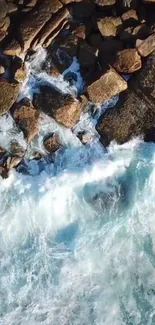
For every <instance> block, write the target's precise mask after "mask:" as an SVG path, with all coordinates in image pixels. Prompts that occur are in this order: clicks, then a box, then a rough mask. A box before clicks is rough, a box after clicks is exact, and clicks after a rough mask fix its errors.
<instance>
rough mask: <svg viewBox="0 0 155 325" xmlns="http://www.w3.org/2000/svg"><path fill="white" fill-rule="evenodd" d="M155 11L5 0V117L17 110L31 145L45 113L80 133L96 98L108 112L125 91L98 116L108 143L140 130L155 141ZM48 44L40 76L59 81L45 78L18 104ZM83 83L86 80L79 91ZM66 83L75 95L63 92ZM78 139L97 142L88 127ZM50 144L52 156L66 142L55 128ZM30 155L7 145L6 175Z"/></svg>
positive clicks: (106, 2)
mask: <svg viewBox="0 0 155 325" xmlns="http://www.w3.org/2000/svg"><path fill="white" fill-rule="evenodd" d="M154 10H155V1H154V0H152V1H151V0H143V1H142V0H131V1H116V0H92V1H90V0H75V1H74V0H61V1H60V0H44V1H40V0H27V1H23V0H20V1H17V0H16V1H13V0H12V1H9V0H0V115H1V116H3V115H5V114H8V112H10V113H11V114H12V117H13V119H14V121H15V123H16V125H17V128H19V130H21V132H22V134H23V137H24V139H25V141H26V143H27V146H28V147H29V144H30V146H31V141H34V140H35V139H36V138H37V137H38V135H39V132H40V124H39V123H40V116H42V114H45V116H46V115H48V116H50V117H51V118H52V119H53V120H55V122H56V123H58V124H60V125H62V126H65V127H66V128H70V129H72V131H73V132H74V127H75V126H76V124H77V122H78V121H79V119H80V116H81V114H82V113H84V112H85V108H86V107H87V105H88V106H89V104H90V102H91V105H94V111H95V109H96V107H97V106H98V107H99V110H100V108H101V107H102V104H103V103H106V102H107V101H109V100H112V99H113V96H115V95H118V94H120V93H121V95H120V100H119V102H118V103H117V105H116V106H115V107H114V108H113V109H107V111H105V113H104V114H103V116H101V117H100V120H99V121H98V124H97V131H98V132H99V134H100V136H101V141H102V143H104V144H106V145H108V144H109V143H110V141H111V140H116V141H118V142H119V143H124V142H125V141H128V140H129V139H131V138H132V137H133V136H137V135H138V136H139V135H140V136H144V139H145V140H146V141H151V140H152V141H155V140H154V139H155V136H154V134H155V132H154V124H155V118H154V107H155V90H154V80H155V68H154V67H155V59H154V57H155V54H154V51H155V18H154ZM41 46H42V47H43V48H46V50H47V56H46V59H45V60H44V62H43V64H42V65H41V67H40V68H39V69H40V70H39V71H37V73H38V74H39V73H42V72H43V74H46V77H47V78H54V80H55V81H56V80H59V86H58V88H57V86H56V85H55V83H52V84H50V82H49V83H46V84H45V83H43V84H41V82H40V79H39V78H40V77H38V80H37V82H38V83H39V84H38V86H37V90H34V89H33V92H34V91H37V92H35V93H34V94H31V96H30V98H31V99H28V98H27V94H26V93H25V94H24V95H23V97H24V98H23V99H22V100H20V101H19V102H17V98H18V97H19V96H20V95H21V94H20V89H22V91H23V88H24V86H23V85H25V83H26V81H25V80H26V78H27V77H28V78H31V79H32V80H33V79H35V78H36V70H35V69H36V65H35V64H34V67H33V69H32V70H33V71H31V72H30V71H29V64H28V62H27V58H28V57H29V58H30V61H31V56H32V57H33V55H35V53H36V51H37V50H38V49H39V48H40V47H41ZM70 69H71V70H70ZM75 70H76V71H75ZM126 74H127V75H128V74H130V77H131V80H130V81H129V82H127V81H126V80H125V78H126V76H124V75H126ZM122 75H123V76H122ZM127 78H128V76H127ZM36 79H37V78H36ZM79 80H80V82H82V84H83V85H82V86H81V88H80V89H77V88H76V87H77V84H78V83H79ZM81 80H82V81H81ZM48 81H49V79H48ZM61 82H65V83H66V89H67V87H72V92H71V93H70V91H69V90H66V89H65V90H64V89H63V90H62V91H61V90H60V89H61V86H60V84H61ZM67 85H68V86H67ZM127 88H128V89H127ZM68 89H69V88H68ZM73 89H74V91H73ZM23 93H24V92H23ZM19 98H20V97H19ZM92 115H93V110H92ZM78 136H79V138H80V140H81V141H82V143H83V144H87V143H90V142H91V140H92V139H91V134H89V132H87V130H84V131H81V133H79V135H78ZM43 144H44V147H45V150H46V154H47V153H50V154H52V153H54V152H55V151H56V150H57V149H58V148H59V147H60V143H59V139H58V137H57V135H56V134H53V133H52V134H50V135H49V134H47V136H45V139H44V140H43ZM25 153H26V149H25V148H24V149H23V148H22V147H21V146H20V145H19V146H18V145H17V144H16V143H12V144H10V147H8V148H7V150H6V149H5V148H4V149H3V150H2V152H0V156H1V158H4V157H5V159H2V160H1V165H0V175H3V177H5V176H7V174H8V171H9V170H10V169H11V168H14V167H16V166H18V164H19V163H20V161H21V160H22V159H23V156H24V155H25ZM36 155H37V157H39V158H40V157H41V154H40V153H39V152H38V153H37V152H36ZM6 156H7V159H6Z"/></svg>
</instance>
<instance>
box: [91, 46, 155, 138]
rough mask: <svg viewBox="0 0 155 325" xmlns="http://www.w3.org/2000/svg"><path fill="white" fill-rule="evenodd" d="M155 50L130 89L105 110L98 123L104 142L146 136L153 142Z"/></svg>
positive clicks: (130, 83) (132, 80)
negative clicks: (114, 104)
mask: <svg viewBox="0 0 155 325" xmlns="http://www.w3.org/2000/svg"><path fill="white" fill-rule="evenodd" d="M154 80H155V51H154V52H153V53H152V54H151V55H150V56H149V57H148V58H147V59H146V61H145V64H144V66H143V68H142V69H141V70H140V71H139V72H138V73H137V74H135V76H134V77H133V78H132V79H131V81H130V82H129V87H130V90H128V91H127V92H126V94H122V95H121V96H120V98H121V100H120V102H119V103H118V104H117V105H116V107H115V108H113V109H111V110H108V111H106V113H105V114H104V116H103V117H102V118H101V119H100V121H99V123H98V127H97V129H98V132H99V134H100V135H101V140H102V142H104V143H105V144H109V143H110V141H112V140H114V139H115V140H116V141H117V142H119V143H124V142H126V141H128V140H129V139H131V138H132V137H134V136H139V135H144V138H145V139H146V140H147V141H151V139H152V140H153V141H154V134H153V133H154V132H153V131H152V130H154V125H155V83H154Z"/></svg>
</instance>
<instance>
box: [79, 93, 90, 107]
mask: <svg viewBox="0 0 155 325" xmlns="http://www.w3.org/2000/svg"><path fill="white" fill-rule="evenodd" d="M79 100H80V104H81V108H82V111H83V110H84V108H85V107H86V106H87V104H88V98H87V97H86V96H85V95H81V96H80V98H79Z"/></svg>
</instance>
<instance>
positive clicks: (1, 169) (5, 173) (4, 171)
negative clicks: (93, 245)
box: [0, 166, 9, 178]
mask: <svg viewBox="0 0 155 325" xmlns="http://www.w3.org/2000/svg"><path fill="white" fill-rule="evenodd" d="M0 176H1V177H2V178H8V177H9V175H8V170H7V168H6V167H5V166H0Z"/></svg>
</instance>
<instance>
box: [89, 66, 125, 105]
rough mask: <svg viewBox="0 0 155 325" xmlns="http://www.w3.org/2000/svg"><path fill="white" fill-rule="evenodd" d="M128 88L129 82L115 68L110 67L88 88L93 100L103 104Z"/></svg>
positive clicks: (90, 98) (90, 97)
mask: <svg viewBox="0 0 155 325" xmlns="http://www.w3.org/2000/svg"><path fill="white" fill-rule="evenodd" d="M126 89H127V82H126V81H125V80H124V79H123V78H122V77H121V76H120V75H119V74H118V73H117V72H116V71H115V70H114V69H113V68H111V67H110V68H109V69H108V70H107V71H106V72H105V73H103V75H102V76H101V77H100V78H99V79H98V80H96V81H95V82H93V83H92V84H91V85H89V86H88V88H87V95H88V98H89V100H90V101H91V102H94V103H96V104H101V103H104V102H106V101H107V100H109V99H110V98H111V97H113V96H115V95H117V94H119V93H120V92H122V91H124V90H126Z"/></svg>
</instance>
